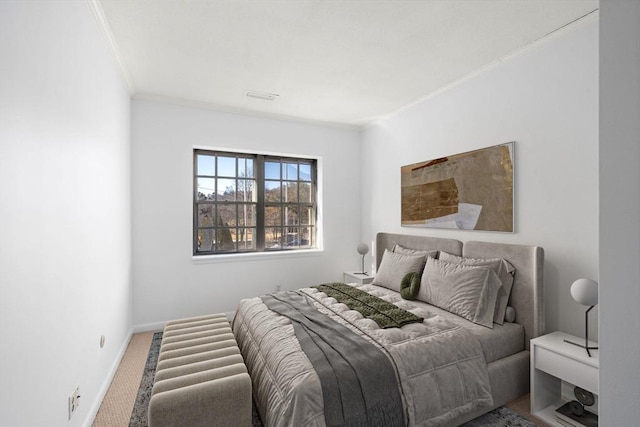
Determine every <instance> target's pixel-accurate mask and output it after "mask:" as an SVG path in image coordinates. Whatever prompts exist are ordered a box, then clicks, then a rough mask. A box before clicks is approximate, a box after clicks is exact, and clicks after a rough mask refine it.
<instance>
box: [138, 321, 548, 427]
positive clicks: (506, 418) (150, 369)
mask: <svg viewBox="0 0 640 427" xmlns="http://www.w3.org/2000/svg"><path fill="white" fill-rule="evenodd" d="M161 342H162V332H157V333H155V334H154V335H153V340H152V341H151V348H150V349H149V355H148V356H147V362H146V364H145V368H144V373H143V374H142V379H141V380H140V388H139V389H138V395H137V397H136V403H135V405H134V406H133V411H132V412H131V418H130V420H129V427H148V425H149V423H148V419H147V410H148V407H149V399H150V398H151V389H152V388H153V377H154V376H155V372H156V365H157V363H158V353H159V352H160V343H161ZM252 416H253V417H252V422H253V427H262V421H261V420H260V415H259V414H258V411H257V410H256V407H255V405H254V406H253V414H252ZM535 426H536V425H535V424H534V423H532V422H531V421H529V420H527V419H525V418H523V417H521V416H520V415H518V414H516V413H515V412H513V411H512V410H510V409H509V408H505V407H504V406H502V407H500V408H497V409H494V410H493V411H491V412H488V413H486V414H484V415H481V416H480V417H478V418H476V419H474V420H471V421H469V422H467V423H465V424H463V425H462V426H461V427H535Z"/></svg>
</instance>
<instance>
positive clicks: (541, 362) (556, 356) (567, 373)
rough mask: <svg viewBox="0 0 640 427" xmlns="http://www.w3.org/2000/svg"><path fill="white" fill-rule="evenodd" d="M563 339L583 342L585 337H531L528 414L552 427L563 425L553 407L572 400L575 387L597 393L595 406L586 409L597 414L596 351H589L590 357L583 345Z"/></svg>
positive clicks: (550, 335)
mask: <svg viewBox="0 0 640 427" xmlns="http://www.w3.org/2000/svg"><path fill="white" fill-rule="evenodd" d="M565 339H567V340H569V341H573V342H575V343H578V344H582V343H584V338H578V337H574V336H573V335H569V334H565V333H564V332H553V333H551V334H548V335H543V336H541V337H538V338H534V339H532V340H531V414H532V415H534V416H536V417H538V418H540V419H541V420H543V421H545V422H546V423H548V424H551V425H553V426H562V424H560V423H559V422H558V421H557V419H556V416H555V410H556V408H558V407H559V406H561V405H562V404H564V403H565V402H566V401H569V400H575V397H574V396H573V388H574V386H578V387H581V388H583V389H585V390H588V391H590V392H591V393H593V394H594V395H596V403H595V405H594V406H590V407H587V408H586V409H587V410H588V411H590V412H594V413H596V414H597V413H598V400H597V395H598V350H591V356H592V357H589V356H588V355H587V351H586V350H585V349H584V348H580V347H577V346H575V345H571V344H569V343H566V342H564V340H565ZM589 345H594V346H595V345H597V344H596V343H593V342H590V343H589Z"/></svg>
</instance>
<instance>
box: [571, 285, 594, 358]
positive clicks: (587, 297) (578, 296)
mask: <svg viewBox="0 0 640 427" xmlns="http://www.w3.org/2000/svg"><path fill="white" fill-rule="evenodd" d="M571 296H572V297H573V299H574V300H575V301H576V302H579V303H580V304H582V305H586V306H589V308H588V309H587V311H585V313H584V345H582V344H577V343H574V342H571V341H568V340H564V341H565V342H567V343H569V344H573V345H577V346H578V347H582V348H584V349H585V350H587V354H588V355H589V357H591V352H590V351H589V350H597V349H598V347H589V312H590V311H591V309H592V308H593V307H595V306H596V305H597V304H598V282H596V281H595V280H591V279H578V280H576V281H575V282H573V284H572V285H571Z"/></svg>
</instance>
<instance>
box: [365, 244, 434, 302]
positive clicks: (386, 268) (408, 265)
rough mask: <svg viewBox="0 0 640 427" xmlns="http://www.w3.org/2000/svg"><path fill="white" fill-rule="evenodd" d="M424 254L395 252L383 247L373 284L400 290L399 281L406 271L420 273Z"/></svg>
mask: <svg viewBox="0 0 640 427" xmlns="http://www.w3.org/2000/svg"><path fill="white" fill-rule="evenodd" d="M424 263H425V256H423V255H404V254H396V253H393V252H390V251H389V250H387V249H385V250H384V254H382V261H381V262H380V267H379V268H378V271H377V272H376V277H374V278H373V282H372V283H373V284H374V285H378V286H384V287H385V288H389V289H392V290H394V291H396V292H400V282H402V278H403V277H404V276H406V275H407V273H421V272H422V270H423V269H424Z"/></svg>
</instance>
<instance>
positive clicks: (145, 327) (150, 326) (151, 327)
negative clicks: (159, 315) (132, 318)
mask: <svg viewBox="0 0 640 427" xmlns="http://www.w3.org/2000/svg"><path fill="white" fill-rule="evenodd" d="M165 323H167V322H154V323H145V324H142V325H134V326H133V333H134V334H139V333H140V332H160V331H162V330H163V329H164V325H165Z"/></svg>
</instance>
